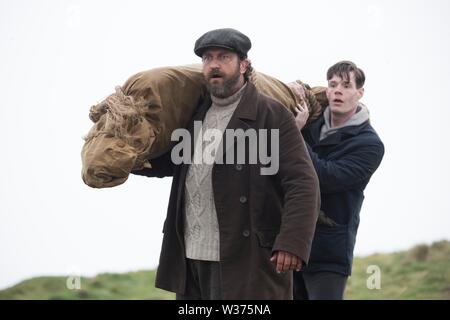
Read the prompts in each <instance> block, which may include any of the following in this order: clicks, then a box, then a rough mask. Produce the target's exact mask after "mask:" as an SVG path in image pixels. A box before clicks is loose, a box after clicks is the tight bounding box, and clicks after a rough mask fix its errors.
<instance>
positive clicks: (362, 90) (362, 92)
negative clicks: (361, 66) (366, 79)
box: [358, 87, 364, 99]
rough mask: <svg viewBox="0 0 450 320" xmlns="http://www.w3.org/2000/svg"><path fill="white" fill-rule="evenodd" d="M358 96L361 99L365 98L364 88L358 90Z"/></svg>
mask: <svg viewBox="0 0 450 320" xmlns="http://www.w3.org/2000/svg"><path fill="white" fill-rule="evenodd" d="M358 96H359V99H361V98H362V97H363V96H364V87H363V88H359V89H358Z"/></svg>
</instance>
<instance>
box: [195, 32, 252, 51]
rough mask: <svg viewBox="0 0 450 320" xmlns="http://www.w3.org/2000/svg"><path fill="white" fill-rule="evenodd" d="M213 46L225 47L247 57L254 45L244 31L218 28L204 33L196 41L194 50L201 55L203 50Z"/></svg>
mask: <svg viewBox="0 0 450 320" xmlns="http://www.w3.org/2000/svg"><path fill="white" fill-rule="evenodd" d="M212 47H217V48H225V49H229V50H232V51H234V52H236V53H238V54H239V55H240V56H243V57H247V52H248V50H250V48H251V47H252V43H251V41H250V39H249V38H248V37H247V36H246V35H245V34H243V33H241V32H239V31H237V30H235V29H231V28H225V29H216V30H212V31H209V32H207V33H205V34H204V35H202V36H201V37H200V38H198V40H197V41H196V42H195V47H194V52H195V54H196V55H198V56H199V57H201V56H202V55H203V52H204V51H205V50H206V49H208V48H212Z"/></svg>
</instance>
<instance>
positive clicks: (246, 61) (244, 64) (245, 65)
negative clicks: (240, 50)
mask: <svg viewBox="0 0 450 320" xmlns="http://www.w3.org/2000/svg"><path fill="white" fill-rule="evenodd" d="M250 63H251V61H250V59H244V60H242V61H241V62H240V63H239V70H240V72H241V74H244V73H245V72H246V71H247V68H248V66H249V65H250Z"/></svg>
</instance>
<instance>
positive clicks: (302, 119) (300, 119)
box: [295, 102, 309, 130]
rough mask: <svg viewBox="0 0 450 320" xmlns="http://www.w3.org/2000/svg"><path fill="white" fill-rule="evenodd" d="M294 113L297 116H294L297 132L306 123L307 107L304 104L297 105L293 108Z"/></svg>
mask: <svg viewBox="0 0 450 320" xmlns="http://www.w3.org/2000/svg"><path fill="white" fill-rule="evenodd" d="M295 111H297V115H296V116H295V124H296V125H297V128H298V129H299V130H302V129H303V127H304V126H305V124H306V121H308V117H309V110H308V106H307V105H306V103H305V102H303V104H300V103H299V104H298V105H297V107H296V108H295Z"/></svg>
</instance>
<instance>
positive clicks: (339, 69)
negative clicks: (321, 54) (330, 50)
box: [327, 61, 366, 89]
mask: <svg viewBox="0 0 450 320" xmlns="http://www.w3.org/2000/svg"><path fill="white" fill-rule="evenodd" d="M350 72H353V74H354V75H355V83H356V88H357V89H360V88H362V87H363V86H364V82H365V81H366V76H365V75H364V71H362V70H361V69H360V68H358V67H357V66H356V64H354V63H353V62H351V61H340V62H338V63H336V64H335V65H333V66H331V67H330V68H329V69H328V71H327V80H330V79H331V78H333V76H338V77H340V78H341V79H343V80H345V81H350Z"/></svg>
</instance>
